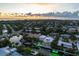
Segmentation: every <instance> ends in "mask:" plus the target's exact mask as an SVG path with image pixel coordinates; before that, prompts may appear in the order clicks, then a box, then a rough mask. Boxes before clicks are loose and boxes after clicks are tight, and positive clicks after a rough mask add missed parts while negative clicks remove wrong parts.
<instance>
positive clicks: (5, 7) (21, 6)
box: [0, 3, 79, 13]
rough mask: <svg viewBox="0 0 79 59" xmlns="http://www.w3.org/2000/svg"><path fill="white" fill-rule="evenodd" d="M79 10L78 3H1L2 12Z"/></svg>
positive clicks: (0, 9)
mask: <svg viewBox="0 0 79 59" xmlns="http://www.w3.org/2000/svg"><path fill="white" fill-rule="evenodd" d="M77 10H79V4H77V3H70V4H68V3H63V4H62V3H0V11H2V12H17V13H29V12H31V13H47V12H57V11H59V12H63V11H71V12H74V11H77Z"/></svg>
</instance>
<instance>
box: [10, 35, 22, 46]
mask: <svg viewBox="0 0 79 59" xmlns="http://www.w3.org/2000/svg"><path fill="white" fill-rule="evenodd" d="M22 38H23V36H22V35H19V36H12V37H11V38H10V41H11V42H12V43H18V44H19V45H21V42H20V40H21V39H22Z"/></svg>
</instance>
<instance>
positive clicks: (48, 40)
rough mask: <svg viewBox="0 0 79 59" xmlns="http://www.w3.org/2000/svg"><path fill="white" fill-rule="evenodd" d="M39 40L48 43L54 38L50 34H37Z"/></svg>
mask: <svg viewBox="0 0 79 59" xmlns="http://www.w3.org/2000/svg"><path fill="white" fill-rule="evenodd" d="M39 40H42V41H44V42H49V43H50V42H52V41H53V40H54V38H53V37H50V36H45V35H41V36H39Z"/></svg>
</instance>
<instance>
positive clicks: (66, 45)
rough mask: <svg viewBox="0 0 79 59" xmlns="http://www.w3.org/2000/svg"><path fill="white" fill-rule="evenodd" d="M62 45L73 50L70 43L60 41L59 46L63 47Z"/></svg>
mask: <svg viewBox="0 0 79 59" xmlns="http://www.w3.org/2000/svg"><path fill="white" fill-rule="evenodd" d="M62 44H63V46H64V47H66V48H72V43H70V42H63V41H62V40H59V42H58V46H62Z"/></svg>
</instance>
